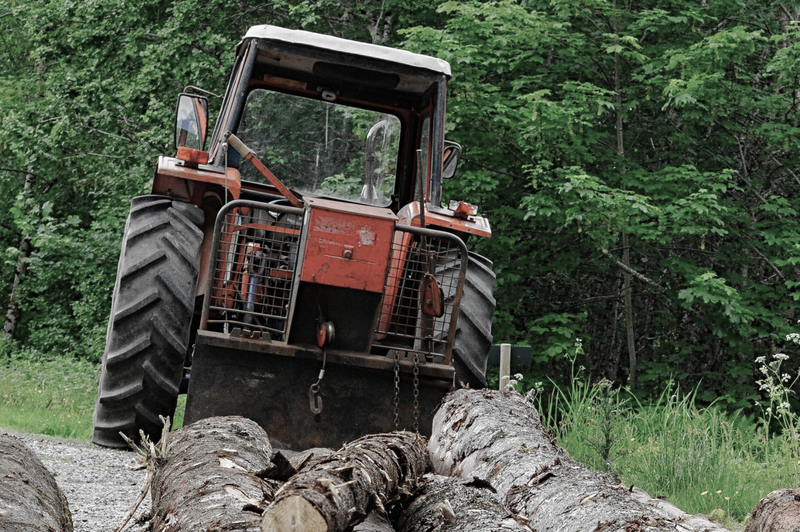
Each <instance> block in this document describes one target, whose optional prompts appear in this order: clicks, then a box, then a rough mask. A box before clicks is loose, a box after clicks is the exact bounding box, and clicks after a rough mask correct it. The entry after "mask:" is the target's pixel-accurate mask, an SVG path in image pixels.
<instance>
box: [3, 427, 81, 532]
mask: <svg viewBox="0 0 800 532" xmlns="http://www.w3.org/2000/svg"><path fill="white" fill-rule="evenodd" d="M0 530H2V531H3V532H72V517H71V515H70V512H69V507H68V506H67V499H66V497H64V494H63V493H62V492H61V490H60V489H59V487H58V485H56V481H55V479H54V478H53V475H51V474H50V472H49V471H48V470H47V469H45V467H44V465H42V462H40V461H39V459H38V458H36V455H35V454H33V452H32V451H31V450H30V449H28V447H27V446H26V445H25V444H24V443H22V441H21V440H19V439H18V438H15V437H13V436H9V435H6V434H0Z"/></svg>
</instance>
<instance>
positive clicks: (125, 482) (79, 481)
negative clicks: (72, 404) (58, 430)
mask: <svg viewBox="0 0 800 532" xmlns="http://www.w3.org/2000/svg"><path fill="white" fill-rule="evenodd" d="M4 433H5V434H11V435H13V436H16V437H18V438H20V439H21V440H22V441H24V442H25V444H26V445H27V446H28V447H30V448H31V450H33V452H34V453H36V456H38V457H39V459H40V460H41V461H42V463H43V464H44V465H45V467H46V468H47V469H48V470H49V471H50V472H51V473H53V475H54V476H55V478H56V482H57V483H58V486H59V487H60V488H61V491H63V492H64V495H66V497H67V500H68V501H69V509H70V511H71V512H72V521H73V524H74V528H75V532H113V531H114V530H116V529H117V527H118V526H119V524H120V522H121V521H122V517H123V516H124V515H125V513H126V512H127V511H128V509H129V508H130V507H131V505H132V504H133V502H134V501H135V500H136V496H137V494H138V493H139V490H140V489H141V486H142V483H143V482H144V476H145V474H144V471H133V468H134V467H135V466H136V460H135V458H134V455H133V453H129V452H124V451H114V450H111V449H104V448H102V447H97V446H94V445H90V444H87V443H79V442H74V441H69V440H61V439H57V438H50V437H48V436H43V435H40V434H25V433H21V432H15V431H12V430H6V429H3V428H0V434H4ZM149 512H150V495H149V494H148V495H147V497H145V499H144V502H142V505H141V506H140V507H139V510H138V511H137V512H136V514H135V515H140V514H142V513H149ZM146 530H147V524H146V523H144V524H134V525H133V526H129V527H128V528H127V529H126V531H129V532H145V531H146Z"/></svg>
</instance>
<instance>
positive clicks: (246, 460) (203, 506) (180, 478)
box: [151, 417, 280, 532]
mask: <svg viewBox="0 0 800 532" xmlns="http://www.w3.org/2000/svg"><path fill="white" fill-rule="evenodd" d="M168 438H169V440H168V444H167V455H166V459H165V461H164V463H163V464H161V465H160V466H159V468H158V470H157V472H156V475H155V478H154V479H153V486H152V490H151V493H152V497H153V510H152V513H153V521H152V523H153V524H152V530H154V531H157V532H190V531H191V532H197V531H200V530H226V531H242V532H245V531H246V532H257V531H258V530H260V526H259V525H260V523H261V514H262V513H263V510H264V508H266V506H267V505H268V504H269V503H270V502H271V501H272V497H273V494H274V492H275V490H277V489H278V487H279V486H280V484H279V483H278V482H275V481H272V480H264V479H262V478H260V477H259V474H260V473H261V472H264V471H268V470H270V469H271V466H272V463H271V462H270V457H271V456H272V446H271V445H270V443H269V438H268V437H267V434H266V433H265V432H264V430H263V429H262V428H261V427H259V426H258V425H257V424H256V423H255V422H254V421H251V420H249V419H245V418H242V417H212V418H207V419H202V420H200V421H198V422H196V423H192V424H191V425H189V426H187V427H184V428H182V429H180V430H177V431H175V432H172V433H170V434H169V436H168Z"/></svg>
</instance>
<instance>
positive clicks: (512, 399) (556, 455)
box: [429, 389, 725, 532]
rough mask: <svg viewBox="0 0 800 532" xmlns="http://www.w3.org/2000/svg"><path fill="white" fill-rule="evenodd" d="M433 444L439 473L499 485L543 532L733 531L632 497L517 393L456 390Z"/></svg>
mask: <svg viewBox="0 0 800 532" xmlns="http://www.w3.org/2000/svg"><path fill="white" fill-rule="evenodd" d="M429 449H430V454H431V460H432V462H433V466H434V469H435V471H436V472H437V473H439V474H441V475H452V476H458V477H462V478H470V479H471V478H479V479H482V480H483V481H486V482H489V483H491V485H492V486H493V487H494V489H496V490H497V493H498V495H499V496H500V498H501V500H503V502H504V504H505V505H506V507H507V508H508V509H509V510H511V511H512V512H514V513H516V514H517V515H518V517H519V518H522V519H525V520H527V521H528V523H527V524H528V527H530V528H531V529H534V530H537V531H538V532H546V531H565V532H566V531H576V532H577V531H582V532H585V531H592V532H606V531H612V530H613V531H617V530H625V531H633V530H647V531H650V532H656V531H665V532H666V531H667V530H669V531H675V530H676V529H677V530H707V531H719V532H722V531H724V530H725V529H724V528H722V527H720V526H719V525H717V524H715V523H713V522H711V521H710V520H708V519H704V518H701V517H696V518H694V519H691V518H690V517H691V516H687V515H686V514H683V513H682V512H681V513H680V516H679V517H676V513H675V512H670V511H668V510H667V509H665V508H662V507H660V506H659V505H657V504H650V502H649V501H651V499H650V498H649V496H647V495H646V494H643V495H642V494H636V495H632V493H631V491H630V490H628V489H626V488H625V486H624V485H623V484H622V482H621V481H620V479H619V477H618V476H617V475H614V474H612V473H601V472H599V471H593V470H590V469H587V468H586V467H584V466H582V465H581V464H579V463H578V462H576V461H575V460H573V459H572V458H570V456H569V455H568V454H567V452H566V451H564V450H563V449H561V448H560V447H558V446H557V445H555V443H554V442H553V441H552V440H551V439H550V437H549V436H548V435H547V434H546V432H545V431H544V428H543V427H542V425H541V423H540V421H539V415H538V413H537V412H536V409H535V408H534V407H533V406H532V405H531V404H530V403H528V402H527V401H526V400H525V399H524V398H523V397H522V396H521V395H519V394H517V393H512V392H498V391H490V390H465V389H462V390H458V391H456V392H453V393H451V394H450V395H448V396H447V397H446V398H445V400H444V402H443V404H442V406H441V407H440V408H439V411H438V412H437V413H436V416H435V417H434V420H433V434H432V436H431V441H430V445H429ZM643 501H647V502H643ZM670 506H671V505H670ZM678 512H680V511H678ZM685 517H689V519H687V518H685Z"/></svg>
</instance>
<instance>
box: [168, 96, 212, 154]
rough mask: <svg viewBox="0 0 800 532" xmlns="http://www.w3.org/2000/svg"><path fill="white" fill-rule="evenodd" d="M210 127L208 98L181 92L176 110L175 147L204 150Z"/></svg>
mask: <svg viewBox="0 0 800 532" xmlns="http://www.w3.org/2000/svg"><path fill="white" fill-rule="evenodd" d="M207 128H208V98H206V97H204V96H197V95H196V94H186V93H181V94H180V95H179V96H178V106H177V108H176V110H175V148H176V149H177V148H181V147H185V148H191V149H193V150H202V149H203V148H204V147H205V144H206V131H207Z"/></svg>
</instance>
